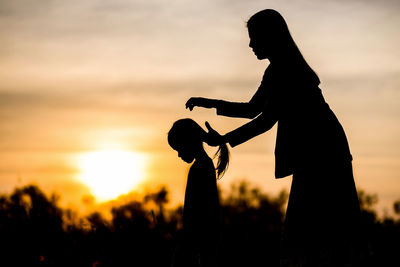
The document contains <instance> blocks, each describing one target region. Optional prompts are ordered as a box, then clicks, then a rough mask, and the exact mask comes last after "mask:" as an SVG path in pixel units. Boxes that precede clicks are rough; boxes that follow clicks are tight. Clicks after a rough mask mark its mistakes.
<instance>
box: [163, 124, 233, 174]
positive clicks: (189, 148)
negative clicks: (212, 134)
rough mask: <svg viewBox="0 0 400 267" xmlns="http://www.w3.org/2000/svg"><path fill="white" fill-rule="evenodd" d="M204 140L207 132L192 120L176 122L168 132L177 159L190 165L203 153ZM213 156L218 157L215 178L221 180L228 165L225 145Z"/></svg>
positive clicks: (227, 152)
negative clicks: (176, 153)
mask: <svg viewBox="0 0 400 267" xmlns="http://www.w3.org/2000/svg"><path fill="white" fill-rule="evenodd" d="M206 138H207V132H206V131H204V130H203V128H201V127H200V125H198V124H197V123H196V122H195V121H194V120H192V119H180V120H177V121H176V122H174V124H173V125H172V128H171V130H169V132H168V143H169V145H170V146H171V147H172V148H173V149H174V150H176V151H177V152H178V157H180V158H181V159H182V160H183V161H185V162H187V163H191V162H192V161H193V160H194V159H195V158H196V157H197V156H198V155H199V153H200V152H202V151H204V148H203V142H206ZM215 156H216V157H218V163H217V168H216V170H217V176H218V178H221V177H222V176H223V174H224V173H225V170H226V169H227V168H228V164H229V150H228V147H227V145H226V144H222V145H221V146H220V147H219V149H218V151H217V153H216V154H215Z"/></svg>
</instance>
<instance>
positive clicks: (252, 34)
mask: <svg viewBox="0 0 400 267" xmlns="http://www.w3.org/2000/svg"><path fill="white" fill-rule="evenodd" d="M248 31H249V38H250V43H249V47H250V48H251V49H252V50H253V52H254V54H255V55H256V57H257V58H258V59H259V60H263V59H266V58H269V57H268V50H269V49H268V48H269V46H270V44H269V42H268V40H267V38H266V36H265V35H264V34H261V33H260V32H259V31H256V30H254V29H252V28H250V27H249V28H248Z"/></svg>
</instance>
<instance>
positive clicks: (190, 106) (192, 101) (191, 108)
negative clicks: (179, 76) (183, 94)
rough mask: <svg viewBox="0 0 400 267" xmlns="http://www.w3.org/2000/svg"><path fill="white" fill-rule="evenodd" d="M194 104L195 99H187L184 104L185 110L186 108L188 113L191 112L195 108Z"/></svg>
mask: <svg viewBox="0 0 400 267" xmlns="http://www.w3.org/2000/svg"><path fill="white" fill-rule="evenodd" d="M196 102H197V97H191V98H189V100H188V101H187V102H186V105H185V106H186V108H188V109H189V110H190V111H192V110H193V108H194V107H195V106H197V105H196Z"/></svg>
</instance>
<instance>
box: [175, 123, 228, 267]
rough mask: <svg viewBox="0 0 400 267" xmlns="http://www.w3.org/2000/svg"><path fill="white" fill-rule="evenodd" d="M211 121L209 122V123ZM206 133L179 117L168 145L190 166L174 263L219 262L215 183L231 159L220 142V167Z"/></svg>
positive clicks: (199, 264) (208, 263) (217, 154)
mask: <svg viewBox="0 0 400 267" xmlns="http://www.w3.org/2000/svg"><path fill="white" fill-rule="evenodd" d="M206 125H208V123H206ZM206 137H207V133H206V131H204V130H203V128H201V127H200V126H199V125H198V124H197V123H196V122H194V121H193V120H191V119H181V120H178V121H176V122H175V123H174V124H173V126H172V128H171V130H170V131H169V133H168V143H169V145H170V146H171V147H172V148H173V149H174V150H176V151H177V152H178V156H179V157H180V158H181V159H182V160H183V161H185V162H187V163H192V162H193V161H194V163H193V164H192V166H191V167H190V170H189V174H188V178H187V184H186V192H185V203H184V207H183V233H184V242H183V244H182V246H181V247H182V248H181V251H180V252H178V254H181V255H176V256H175V259H174V263H173V264H174V266H184V267H187V266H202V267H203V266H217V263H216V252H217V251H216V250H217V243H218V239H219V220H220V216H219V199H218V191H217V184H216V179H217V177H216V172H217V176H218V178H220V177H222V175H223V174H224V172H225V170H226V169H227V167H228V163H229V150H228V147H227V146H226V144H221V145H220V148H219V150H218V151H217V153H216V156H218V163H217V167H216V168H214V164H213V162H212V160H211V159H210V157H209V156H208V155H207V153H206V152H205V151H204V148H203V142H205V138H206Z"/></svg>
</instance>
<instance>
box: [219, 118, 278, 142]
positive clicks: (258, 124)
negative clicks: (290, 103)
mask: <svg viewBox="0 0 400 267" xmlns="http://www.w3.org/2000/svg"><path fill="white" fill-rule="evenodd" d="M277 121H278V118H277V116H275V114H274V113H272V112H265V111H264V112H263V113H261V114H260V115H259V116H258V117H256V118H255V119H253V120H251V121H250V122H248V123H246V124H244V125H242V126H240V127H239V128H237V129H235V130H233V131H231V132H229V133H227V134H225V135H223V136H222V138H223V140H224V142H225V143H229V145H230V146H231V147H235V146H237V145H239V144H242V143H244V142H246V141H248V140H250V139H252V138H253V137H256V136H257V135H260V134H262V133H265V132H266V131H269V130H270V129H271V128H272V127H273V126H274V125H275V123H276V122H277Z"/></svg>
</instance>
